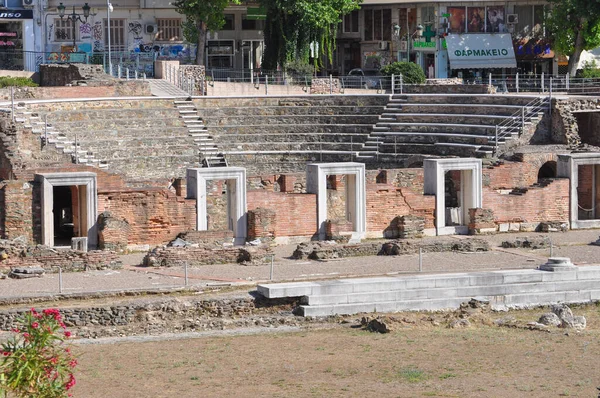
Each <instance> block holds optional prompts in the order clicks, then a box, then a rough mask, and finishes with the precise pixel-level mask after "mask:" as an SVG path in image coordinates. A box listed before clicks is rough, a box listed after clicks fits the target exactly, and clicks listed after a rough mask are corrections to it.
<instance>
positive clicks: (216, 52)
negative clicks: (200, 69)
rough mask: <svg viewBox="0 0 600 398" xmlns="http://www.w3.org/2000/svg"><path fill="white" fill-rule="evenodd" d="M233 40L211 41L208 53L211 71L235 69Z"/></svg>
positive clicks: (208, 64) (208, 65)
mask: <svg viewBox="0 0 600 398" xmlns="http://www.w3.org/2000/svg"><path fill="white" fill-rule="evenodd" d="M233 51H234V45H233V40H210V41H209V42H208V48H207V51H206V57H207V67H208V68H209V69H219V68H233Z"/></svg>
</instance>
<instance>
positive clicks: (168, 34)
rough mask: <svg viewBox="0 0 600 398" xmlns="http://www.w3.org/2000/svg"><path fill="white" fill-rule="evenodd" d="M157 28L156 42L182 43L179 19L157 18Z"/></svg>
mask: <svg viewBox="0 0 600 398" xmlns="http://www.w3.org/2000/svg"><path fill="white" fill-rule="evenodd" d="M156 25H157V26H158V35H157V37H156V40H157V41H182V40H183V38H182V35H181V19H179V18H165V19H161V18H157V19H156Z"/></svg>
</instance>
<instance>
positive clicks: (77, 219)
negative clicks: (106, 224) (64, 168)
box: [35, 172, 98, 248]
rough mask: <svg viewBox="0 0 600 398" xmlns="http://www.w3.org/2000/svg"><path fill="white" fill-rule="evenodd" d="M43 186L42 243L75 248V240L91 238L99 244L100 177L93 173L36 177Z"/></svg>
mask: <svg viewBox="0 0 600 398" xmlns="http://www.w3.org/2000/svg"><path fill="white" fill-rule="evenodd" d="M35 181H36V182H38V183H40V185H41V199H42V200H41V215H42V244H44V245H47V246H68V247H71V239H72V238H75V237H85V238H87V245H88V248H96V246H97V245H98V231H97V226H96V219H97V216H98V204H97V203H98V194H97V188H96V174H95V173H90V172H76V173H44V174H36V175H35Z"/></svg>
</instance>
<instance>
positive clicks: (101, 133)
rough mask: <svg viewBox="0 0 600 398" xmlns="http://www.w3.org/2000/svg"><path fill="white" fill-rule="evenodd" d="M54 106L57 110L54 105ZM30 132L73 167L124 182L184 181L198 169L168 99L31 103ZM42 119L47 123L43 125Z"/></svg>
mask: <svg viewBox="0 0 600 398" xmlns="http://www.w3.org/2000/svg"><path fill="white" fill-rule="evenodd" d="M59 106H60V105H59ZM29 107H30V108H31V109H28V110H24V112H30V113H31V114H30V116H29V117H26V116H27V115H26V114H24V115H23V116H24V118H26V119H27V122H28V123H31V127H32V131H34V132H35V133H39V134H40V136H41V138H42V140H46V143H47V144H48V145H53V146H54V147H55V148H56V149H57V150H58V151H62V152H64V153H67V154H72V158H73V162H74V163H82V164H90V165H92V166H96V167H99V168H103V169H107V170H108V171H111V172H116V173H120V174H122V175H123V176H124V178H126V179H128V180H139V179H148V178H172V177H173V176H184V175H185V169H186V168H187V167H198V166H199V154H198V144H197V143H196V142H195V141H194V137H193V136H191V135H190V127H188V125H187V123H185V121H184V120H185V119H183V118H180V110H179V109H177V108H174V107H173V100H164V101H163V100H139V101H136V100H128V101H101V102H98V103H90V102H77V103H76V104H74V105H71V104H70V103H65V104H62V108H60V110H58V111H55V110H54V109H53V107H52V105H51V104H44V103H40V104H31V105H30V106H29ZM46 120H47V124H46Z"/></svg>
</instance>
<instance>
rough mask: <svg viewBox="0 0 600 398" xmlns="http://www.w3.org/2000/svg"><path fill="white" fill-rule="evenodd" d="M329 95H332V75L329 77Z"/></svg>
mask: <svg viewBox="0 0 600 398" xmlns="http://www.w3.org/2000/svg"><path fill="white" fill-rule="evenodd" d="M329 94H333V75H331V74H330V75H329Z"/></svg>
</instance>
